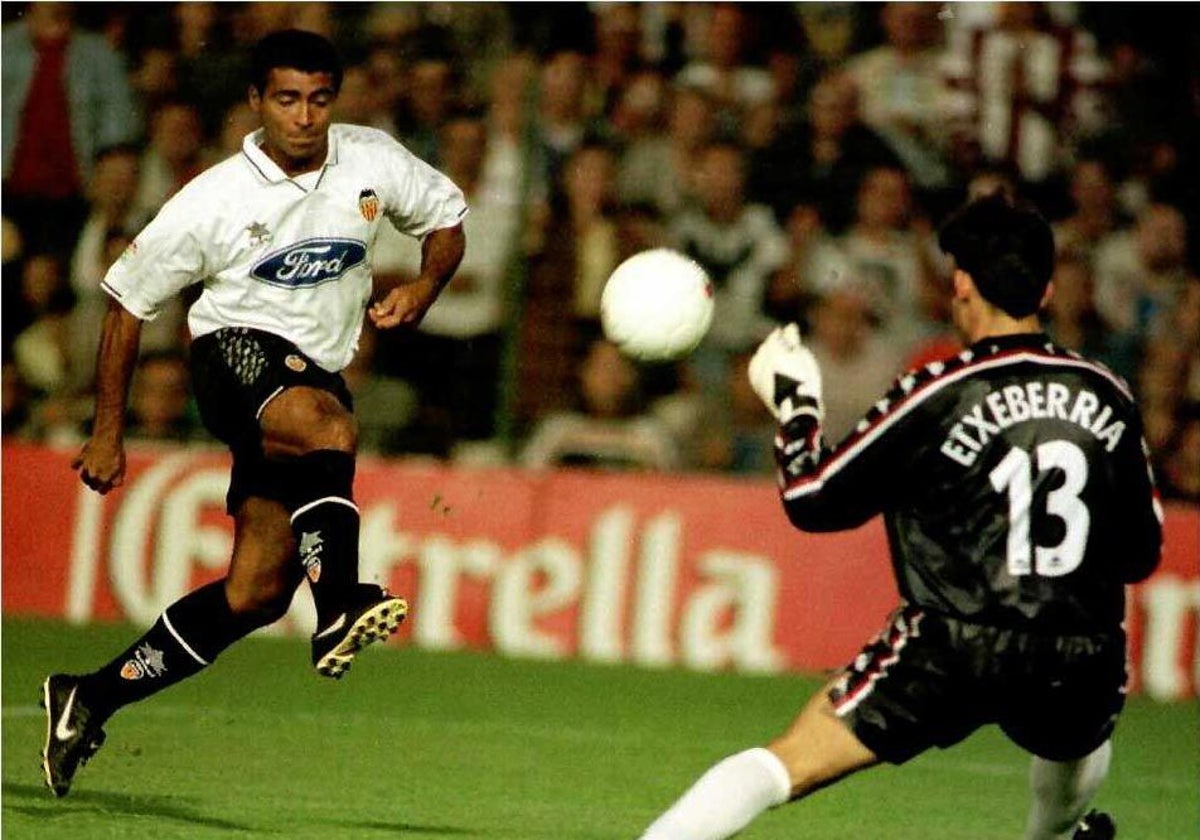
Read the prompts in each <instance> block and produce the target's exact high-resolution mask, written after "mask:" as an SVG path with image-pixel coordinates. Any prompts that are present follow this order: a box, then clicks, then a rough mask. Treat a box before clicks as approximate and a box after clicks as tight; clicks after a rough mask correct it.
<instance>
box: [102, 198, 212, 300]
mask: <svg viewBox="0 0 1200 840" xmlns="http://www.w3.org/2000/svg"><path fill="white" fill-rule="evenodd" d="M188 194H189V193H188V191H187V189H186V188H185V189H184V191H181V192H180V193H178V194H177V195H176V196H175V197H174V198H172V199H171V200H170V201H168V202H167V203H166V204H165V205H163V208H162V209H161V210H160V211H159V212H158V215H157V216H155V217H154V218H153V219H152V220H151V221H150V223H149V224H148V225H146V227H144V228H143V229H142V231H141V233H139V234H138V235H137V237H136V238H134V240H133V242H132V244H130V246H129V247H128V248H126V249H125V253H124V254H122V255H121V257H120V259H118V260H117V261H116V262H115V263H113V264H112V266H111V267H110V268H109V270H108V272H107V273H106V274H105V275H104V279H103V280H102V281H101V282H100V287H101V288H102V289H103V290H104V291H105V292H107V293H108V294H109V295H111V296H112V297H114V298H115V299H116V300H117V302H118V303H120V304H121V306H123V307H124V308H125V309H126V310H128V311H129V312H130V313H131V314H133V315H136V316H137V317H138V318H141V319H142V320H153V319H154V318H155V317H157V316H158V313H159V311H160V310H161V309H162V306H163V304H165V303H166V302H167V301H169V300H171V299H172V298H174V297H175V296H176V295H177V294H179V293H180V292H181V291H183V290H184V289H185V288H187V287H188V286H190V285H192V284H193V283H196V282H198V281H200V280H202V279H203V278H204V276H205V262H204V245H203V242H202V238H201V234H200V231H199V229H198V227H197V224H196V221H195V219H196V215H197V214H196V213H195V206H194V204H193V203H192V202H190V201H189V200H188V198H187V196H188Z"/></svg>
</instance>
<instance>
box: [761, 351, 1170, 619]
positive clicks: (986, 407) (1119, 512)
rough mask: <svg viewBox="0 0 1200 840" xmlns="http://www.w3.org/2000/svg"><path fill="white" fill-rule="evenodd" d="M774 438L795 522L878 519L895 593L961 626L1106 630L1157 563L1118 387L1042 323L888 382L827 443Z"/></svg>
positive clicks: (790, 432)
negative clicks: (854, 422) (1039, 330)
mask: <svg viewBox="0 0 1200 840" xmlns="http://www.w3.org/2000/svg"><path fill="white" fill-rule="evenodd" d="M816 441H819V437H818V436H816V435H815V434H814V430H813V429H811V428H809V429H807V430H801V429H794V428H793V429H784V430H782V431H781V432H780V435H779V437H778V438H777V439H776V456H777V458H778V459H779V462H780V465H781V468H782V469H781V474H780V475H781V491H780V494H781V497H782V499H783V504H784V507H785V509H786V510H787V514H788V516H789V518H790V519H791V521H792V522H793V523H794V524H795V525H796V526H797V527H798V528H801V529H803V530H806V531H831V530H840V529H844V528H850V527H854V526H856V525H859V524H861V523H863V522H865V521H866V520H868V519H870V518H871V517H872V516H874V515H875V514H878V513H882V514H883V515H884V520H885V522H886V526H887V533H888V540H889V543H890V546H891V552H892V562H893V566H894V569H895V574H896V579H897V582H898V585H899V589H900V593H901V595H902V596H903V598H904V599H905V600H906V601H907V602H909V603H911V604H915V605H918V606H920V607H923V608H925V609H928V610H932V611H935V612H938V613H942V614H945V615H949V616H952V617H954V618H958V619H961V620H964V621H970V622H977V623H982V624H995V625H1008V626H1018V627H1026V628H1029V629H1031V630H1038V631H1041V630H1044V631H1046V632H1053V633H1065V634H1072V633H1091V632H1105V631H1109V630H1112V629H1113V628H1115V627H1117V626H1118V625H1119V624H1120V622H1121V621H1122V619H1123V616H1124V612H1125V606H1124V604H1125V602H1124V584H1126V583H1131V582H1135V581H1138V580H1141V579H1143V578H1145V577H1146V576H1147V575H1149V574H1150V573H1151V572H1152V571H1153V570H1154V568H1155V566H1156V565H1157V563H1158V559H1159V554H1160V549H1161V542H1162V509H1161V505H1160V504H1159V502H1158V498H1157V493H1156V491H1155V488H1154V480H1153V476H1152V474H1151V472H1150V467H1149V463H1148V461H1147V457H1146V446H1145V443H1144V441H1143V439H1142V427H1141V419H1140V416H1139V413H1138V410H1137V407H1136V405H1135V404H1134V401H1133V398H1132V396H1131V395H1130V393H1129V390H1128V388H1127V386H1126V385H1125V383H1124V382H1123V381H1122V380H1121V379H1120V378H1119V377H1118V376H1116V375H1114V374H1113V373H1112V372H1110V371H1109V370H1107V369H1106V368H1104V367H1103V366H1101V365H1099V364H1096V363H1094V362H1091V361H1088V360H1086V359H1083V358H1082V357H1080V356H1079V355H1078V354H1076V353H1073V352H1071V351H1068V350H1064V349H1063V348H1061V347H1058V346H1056V345H1054V344H1052V343H1051V342H1050V340H1049V339H1048V338H1047V337H1046V336H1045V335H1041V334H1027V335H1017V336H1005V337H1002V338H990V339H985V340H983V341H981V342H979V343H977V344H975V345H974V346H972V347H970V348H969V349H967V350H965V351H963V352H962V353H960V354H959V355H958V356H955V357H952V358H950V359H947V360H945V361H943V362H934V363H932V364H929V365H926V366H925V367H924V368H921V369H918V370H914V371H912V372H909V373H907V374H905V375H904V376H901V377H900V378H899V379H898V380H896V382H895V384H894V385H893V387H892V389H891V390H890V391H889V392H888V393H887V395H886V396H884V398H883V399H881V400H880V401H879V402H878V403H876V404H875V406H874V407H873V408H872V409H871V411H870V412H868V414H867V415H866V416H865V417H864V418H863V419H862V420H861V421H860V422H859V424H858V426H857V427H856V429H855V430H854V432H853V433H851V434H850V435H849V436H848V437H847V438H846V439H845V440H844V441H843V442H842V443H841V444H839V445H838V446H836V447H834V448H833V449H828V448H825V447H824V445H823V444H817V445H814V444H815V442H816Z"/></svg>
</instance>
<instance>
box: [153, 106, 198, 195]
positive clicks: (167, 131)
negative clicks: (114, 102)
mask: <svg viewBox="0 0 1200 840" xmlns="http://www.w3.org/2000/svg"><path fill="white" fill-rule="evenodd" d="M203 142H204V134H203V128H202V126H201V124H200V114H199V113H198V112H197V111H196V109H195V108H194V107H193V106H192V105H190V104H188V103H186V102H183V101H181V100H174V101H167V102H164V103H162V104H161V105H160V106H159V108H158V110H156V111H155V112H154V113H153V115H152V116H151V117H150V145H149V146H148V147H147V149H146V151H145V152H144V153H143V155H142V165H141V177H140V179H139V181H138V191H137V199H136V203H137V209H138V211H139V212H142V213H145V214H146V215H153V214H154V213H156V212H158V210H159V208H161V207H162V206H163V204H165V203H166V201H167V199H168V198H170V197H171V196H173V195H174V194H175V193H176V192H177V191H178V190H179V188H180V187H182V186H183V185H184V184H186V183H187V182H188V181H190V180H191V179H192V178H194V177H196V176H197V175H199V174H200V172H201V171H202V169H203V165H202V164H201V158H200V150H201V147H202V145H203Z"/></svg>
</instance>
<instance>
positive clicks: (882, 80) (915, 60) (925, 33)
mask: <svg viewBox="0 0 1200 840" xmlns="http://www.w3.org/2000/svg"><path fill="white" fill-rule="evenodd" d="M938 12H939V7H938V6H935V5H933V4H931V3H887V4H885V5H884V7H883V10H882V11H881V12H880V23H882V25H883V31H884V33H885V34H886V36H887V42H886V43H885V44H883V45H881V46H878V47H875V48H874V49H871V50H868V51H867V52H863V53H859V54H858V55H856V56H853V57H852V58H851V59H850V60H849V61H847V62H846V74H847V75H848V76H849V77H850V78H851V79H853V80H854V84H855V85H856V86H857V88H858V95H859V103H860V111H861V114H862V121H863V124H865V125H866V126H868V127H869V128H871V129H872V130H874V131H875V132H876V133H878V134H879V136H880V137H882V138H883V139H884V140H885V141H886V142H887V144H888V145H889V146H890V147H891V149H892V151H893V152H895V153H896V155H897V157H899V158H900V159H901V160H902V161H904V165H905V166H906V167H907V168H908V170H909V172H911V173H912V176H913V181H914V182H915V183H916V184H917V185H918V186H919V187H921V188H923V189H945V188H947V187H948V186H949V185H950V177H951V173H950V170H949V167H948V166H947V164H946V161H945V160H944V159H943V155H942V152H943V150H944V148H945V147H946V145H947V138H946V136H945V132H944V125H945V123H944V120H943V119H942V100H943V96H942V91H943V86H942V70H941V51H940V49H939V44H938V40H939V39H938V20H937V16H938Z"/></svg>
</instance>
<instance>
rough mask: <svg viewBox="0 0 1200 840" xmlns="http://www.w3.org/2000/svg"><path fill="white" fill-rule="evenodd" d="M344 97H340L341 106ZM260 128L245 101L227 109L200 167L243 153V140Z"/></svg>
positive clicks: (204, 153) (204, 150)
mask: <svg viewBox="0 0 1200 840" xmlns="http://www.w3.org/2000/svg"><path fill="white" fill-rule="evenodd" d="M341 101H342V97H341V96H340V95H339V96H338V104H339V105H340V104H341ZM258 127H259V119H258V115H257V114H255V113H254V110H253V109H252V108H251V107H250V104H249V103H248V102H246V101H245V100H239V101H237V102H235V103H233V104H232V105H230V106H229V108H228V109H226V111H225V113H224V115H223V116H222V117H221V120H220V124H219V126H218V130H217V132H216V137H215V141H214V142H213V143H209V144H208V145H206V146H205V147H204V148H203V149H201V150H200V165H201V166H202V167H203V168H205V169H207V168H208V167H210V166H213V165H214V164H218V163H220V162H221V161H223V160H225V159H226V158H229V157H233V156H234V155H238V154H241V153H242V140H243V139H245V137H246V135H247V134H250V133H251V132H253V131H255V130H256V129H257V128H258Z"/></svg>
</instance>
